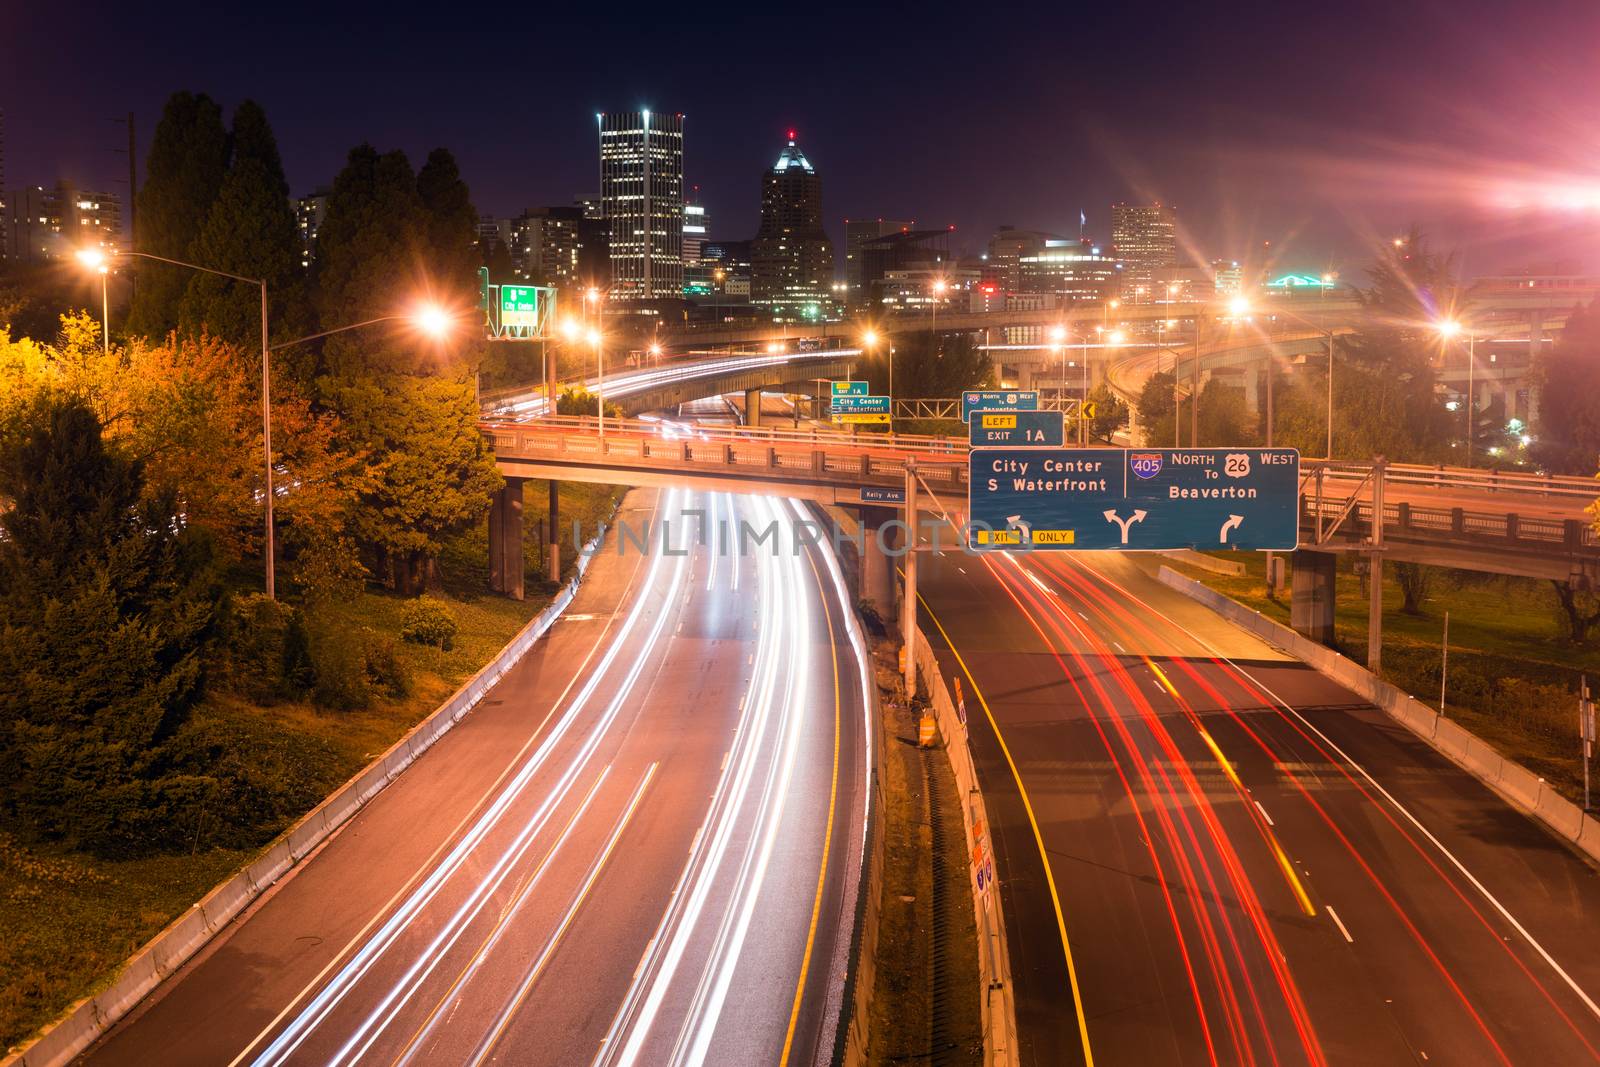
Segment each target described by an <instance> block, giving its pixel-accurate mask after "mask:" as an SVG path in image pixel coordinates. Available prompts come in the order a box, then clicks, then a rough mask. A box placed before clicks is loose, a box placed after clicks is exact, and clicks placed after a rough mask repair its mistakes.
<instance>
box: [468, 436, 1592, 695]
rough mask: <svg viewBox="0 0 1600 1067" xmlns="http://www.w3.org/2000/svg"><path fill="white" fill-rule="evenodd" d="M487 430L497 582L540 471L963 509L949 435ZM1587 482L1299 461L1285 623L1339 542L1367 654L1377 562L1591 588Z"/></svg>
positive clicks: (1375, 632) (955, 512)
mask: <svg viewBox="0 0 1600 1067" xmlns="http://www.w3.org/2000/svg"><path fill="white" fill-rule="evenodd" d="M483 431H484V433H485V434H486V435H487V436H488V438H489V439H490V440H491V441H492V443H493V446H494V451H495V458H496V462H497V464H498V466H499V468H500V471H501V473H502V474H503V475H504V476H505V478H506V486H505V488H504V489H502V490H501V491H500V492H499V494H497V496H496V499H495V503H494V506H493V507H492V508H491V512H490V519H489V530H490V572H491V584H493V583H494V582H495V581H496V580H498V581H499V583H500V584H499V585H498V586H496V588H498V589H500V590H501V591H505V592H511V593H512V595H518V596H520V593H521V580H522V579H521V576H522V571H523V564H522V559H521V553H522V544H523V540H522V491H523V483H524V482H525V481H526V480H527V479H529V478H538V479H548V480H550V484H551V485H552V486H554V485H556V484H557V483H559V482H560V481H566V480H576V481H587V482H599V483H602V484H611V485H626V486H669V485H677V486H684V485H687V486H693V487H695V488H700V489H706V490H711V491H720V492H731V493H758V494H779V495H783V496H791V497H798V498H801V499H805V500H811V501H815V502H818V503H821V504H826V505H832V506H838V507H845V508H848V509H852V510H854V511H857V512H858V513H859V514H860V515H861V530H862V538H863V546H865V543H866V541H868V540H870V541H872V543H873V545H874V546H875V547H879V548H881V546H882V545H883V544H885V543H886V542H884V541H883V540H882V539H883V538H884V537H886V536H889V526H890V524H891V523H892V522H893V520H894V519H895V518H896V517H897V516H898V515H904V514H906V510H907V509H906V501H907V500H910V501H912V502H913V504H912V507H913V508H914V509H915V510H916V515H917V518H918V519H919V520H920V519H921V512H922V510H923V509H922V508H917V506H916V503H915V502H916V501H917V500H918V499H919V496H920V495H921V494H926V495H927V497H928V498H929V500H930V502H931V504H932V510H935V511H937V512H939V513H940V514H941V515H943V516H944V517H945V519H946V520H948V521H949V522H952V523H955V524H958V525H959V524H962V523H964V522H965V518H964V516H965V512H966V495H967V485H968V470H967V449H966V447H965V446H964V445H961V444H959V443H957V442H955V441H952V440H950V439H949V438H933V437H910V436H906V435H895V436H893V437H891V436H888V435H870V437H866V438H852V437H848V436H845V435H843V434H835V433H830V432H826V431H808V432H802V431H791V430H773V429H761V428H755V429H749V428H728V427H699V426H687V427H686V426H684V425H682V424H679V423H669V422H659V421H657V422H646V421H639V420H612V421H611V422H610V423H609V424H608V426H607V428H606V432H605V433H603V434H602V433H601V432H599V427H598V426H597V425H596V420H593V419H588V418H580V419H573V418H546V419H540V420H538V421H535V422H503V421H494V420H489V421H486V422H484V423H483ZM1597 495H1600V485H1597V483H1596V482H1595V481H1594V480H1593V479H1588V478H1564V477H1551V476H1541V475H1527V474H1505V473H1499V472H1486V471H1474V470H1462V469H1458V468H1441V467H1418V466H1405V465H1398V464H1387V463H1385V462H1383V461H1381V460H1379V461H1376V462H1374V463H1370V464H1361V463H1347V462H1329V461H1326V460H1310V461H1304V462H1302V464H1301V483H1300V489H1299V499H1298V510H1299V516H1300V523H1299V525H1300V547H1299V549H1298V550H1296V552H1295V554H1294V571H1293V577H1294V584H1293V593H1292V599H1291V613H1292V618H1293V621H1294V623H1295V628H1296V629H1298V630H1300V631H1301V632H1303V633H1305V634H1307V635H1308V636H1310V637H1312V638H1313V639H1316V640H1321V641H1324V642H1330V641H1331V640H1332V639H1333V621H1334V595H1335V593H1334V591H1335V588H1336V583H1335V576H1336V565H1337V557H1338V555H1339V554H1340V553H1347V552H1357V553H1360V554H1362V555H1363V556H1364V557H1365V558H1366V559H1367V560H1368V564H1369V566H1370V567H1371V570H1372V574H1373V580H1372V581H1370V582H1369V588H1370V589H1371V590H1373V596H1372V599H1371V601H1370V603H1369V624H1368V633H1369V647H1368V657H1369V662H1370V663H1372V664H1374V665H1377V664H1379V663H1380V661H1381V648H1382V620H1383V604H1382V598H1381V591H1382V588H1383V586H1382V567H1383V564H1384V562H1385V561H1386V560H1393V561H1397V562H1410V563H1425V564H1430V565H1434V566H1447V567H1457V568H1462V569H1466V570H1476V571H1483V572H1487V573H1493V574H1507V575H1517V576H1521V577H1529V578H1545V579H1550V580H1552V581H1558V582H1567V583H1571V584H1574V585H1580V586H1582V587H1585V588H1593V587H1594V586H1595V585H1596V584H1597V583H1600V536H1597V534H1596V531H1595V528H1594V526H1593V523H1592V521H1591V519H1590V516H1589V514H1588V511H1587V508H1588V507H1589V506H1590V505H1592V504H1593V503H1594V502H1595V499H1596V497H1597ZM551 503H552V507H551V511H550V514H551V519H552V524H551V542H550V543H551V545H552V546H554V545H555V543H556V540H557V538H558V537H559V526H558V524H557V521H556V515H557V510H556V508H555V506H554V505H555V499H554V494H553V490H552V501H551ZM902 521H904V520H902ZM925 528H926V527H925V526H921V525H919V526H918V529H919V530H921V529H925ZM900 529H901V530H902V531H903V529H904V527H903V526H901V527H900ZM958 544H959V542H958V541H957V539H956V538H955V537H954V536H952V537H951V538H950V541H949V542H947V543H946V545H945V547H946V548H948V549H951V550H956V549H957V548H958ZM553 555H554V553H553V552H552V556H553ZM862 558H863V575H864V576H863V582H864V583H865V585H866V591H865V592H864V595H868V596H869V598H871V599H876V600H879V601H881V602H884V603H892V597H893V590H892V585H893V575H892V573H889V569H888V566H887V563H886V562H885V559H884V554H883V552H882V551H868V550H866V549H865V547H863V551H862ZM909 558H911V559H914V557H909ZM906 570H907V581H908V582H914V581H915V578H914V576H913V575H914V571H915V566H914V563H908V565H907V567H906ZM496 576H498V579H497V578H496ZM513 584H514V586H515V588H514V590H513V589H512V588H510V586H511V585H513ZM886 588H887V589H888V592H887V593H886V592H885V589H886ZM874 590H875V592H874ZM886 597H887V598H888V599H885V598H886Z"/></svg>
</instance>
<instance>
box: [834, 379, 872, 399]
mask: <svg viewBox="0 0 1600 1067" xmlns="http://www.w3.org/2000/svg"><path fill="white" fill-rule="evenodd" d="M829 384H830V385H832V386H833V395H834V396H866V395H867V393H868V388H867V383H866V382H830V383H829Z"/></svg>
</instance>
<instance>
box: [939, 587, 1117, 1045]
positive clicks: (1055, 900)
mask: <svg viewBox="0 0 1600 1067" xmlns="http://www.w3.org/2000/svg"><path fill="white" fill-rule="evenodd" d="M917 600H918V601H920V602H921V603H922V608H923V610H924V611H926V612H927V613H928V618H930V619H932V620H933V624H934V625H935V626H937V627H938V628H939V633H940V635H941V636H942V637H943V638H944V642H945V644H947V645H949V646H950V652H951V653H952V654H953V655H954V656H955V657H956V662H957V663H958V664H960V665H961V673H963V674H965V675H966V676H967V682H968V684H970V685H971V686H972V693H973V695H974V696H976V697H977V698H978V703H979V704H980V705H981V706H982V707H983V714H984V716H985V717H986V718H987V719H988V720H989V728H990V729H991V730H993V731H994V736H995V740H997V741H999V742H1000V751H1001V752H1002V753H1004V754H1005V757H1006V765H1007V766H1008V767H1010V768H1011V778H1012V780H1013V781H1015V782H1016V783H1017V795H1018V796H1020V797H1021V798H1022V810H1023V811H1025V812H1027V813H1028V826H1029V827H1030V828H1032V830H1033V841H1034V844H1035V845H1037V846H1038V848H1039V860H1040V862H1042V863H1043V864H1044V878H1045V884H1046V885H1048V886H1049V887H1050V904H1051V906H1052V907H1054V908H1055V913H1056V931H1057V932H1058V933H1059V934H1060V935H1061V951H1062V953H1063V954H1064V955H1065V956H1066V958H1067V980H1068V982H1070V983H1071V985H1072V1006H1073V1008H1074V1009H1075V1010H1076V1011H1077V1013H1078V1034H1079V1036H1080V1037H1081V1038H1082V1039H1083V1059H1084V1063H1086V1064H1087V1065H1088V1067H1094V1053H1093V1051H1091V1050H1090V1048H1089V1023H1088V1020H1087V1019H1086V1018H1085V1017H1084V1014H1083V994H1082V993H1081V992H1080V991H1079V989H1078V969H1077V967H1076V966H1075V965H1074V964H1073V962H1072V946H1071V945H1069V944H1068V943H1067V921H1066V919H1065V917H1063V915H1062V913H1061V894H1060V893H1059V892H1057V891H1056V878H1055V875H1054V874H1053V873H1052V872H1051V870H1050V856H1049V854H1048V853H1046V852H1045V847H1044V835H1043V834H1042V833H1040V832H1039V820H1038V818H1037V817H1036V816H1035V815H1034V813H1033V804H1032V802H1031V801H1029V799H1028V787H1027V786H1025V785H1023V784H1022V772H1020V771H1019V770H1017V761H1016V760H1014V759H1012V758H1011V747H1010V746H1009V745H1007V744H1006V739H1005V735H1003V734H1002V733H1001V732H1000V724H999V723H998V722H996V721H995V718H994V712H993V711H991V710H990V709H989V701H988V700H986V699H985V698H984V695H983V690H982V689H981V688H979V686H978V680H977V679H976V678H974V677H973V676H972V671H971V669H970V668H968V666H967V661H966V660H964V659H962V658H961V652H960V651H959V650H958V649H957V648H956V643H955V642H954V641H952V640H950V634H949V633H948V632H946V630H945V628H944V624H943V623H942V622H940V621H939V616H937V615H935V614H934V611H933V608H932V607H930V606H929V604H928V602H927V600H926V599H924V598H923V596H922V594H921V593H918V594H917ZM908 654H909V652H908Z"/></svg>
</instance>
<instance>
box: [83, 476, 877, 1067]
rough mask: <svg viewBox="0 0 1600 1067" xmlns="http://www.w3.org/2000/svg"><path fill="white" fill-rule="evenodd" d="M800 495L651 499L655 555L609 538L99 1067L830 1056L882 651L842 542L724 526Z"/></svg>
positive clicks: (777, 508)
mask: <svg viewBox="0 0 1600 1067" xmlns="http://www.w3.org/2000/svg"><path fill="white" fill-rule="evenodd" d="M684 507H699V508H705V509H707V510H708V515H707V518H708V519H709V520H710V521H709V522H708V524H707V525H706V526H705V529H706V530H708V531H711V532H712V534H713V536H708V537H707V539H706V543H705V544H699V543H697V537H696V535H697V532H698V530H699V529H700V523H701V520H700V519H698V518H694V517H690V518H687V519H685V518H684V517H683V516H681V515H680V514H679V512H680V510H681V509H682V508H684ZM794 508H795V505H793V504H791V503H789V502H787V501H783V500H777V499H773V498H766V497H742V498H735V497H731V496H727V495H717V496H715V497H710V496H706V495H704V494H684V493H677V492H663V493H661V494H660V497H659V499H653V498H652V497H651V495H650V494H642V493H638V492H636V493H634V494H632V495H630V497H629V498H628V502H627V505H626V506H625V509H624V512H623V514H622V516H621V518H622V519H623V520H625V521H627V522H629V523H631V524H632V525H633V527H634V529H636V530H637V529H639V527H640V524H641V523H642V521H643V520H646V519H653V520H654V524H653V527H652V532H651V536H652V549H651V551H650V553H649V554H648V555H646V554H644V553H641V552H640V551H639V550H638V549H637V548H635V547H634V546H633V545H632V544H631V543H629V544H627V545H626V546H625V547H626V548H627V551H626V553H625V554H621V555H618V554H616V552H615V546H614V542H615V536H613V538H612V542H608V544H607V546H606V548H605V550H604V551H603V552H602V554H601V555H599V556H598V557H597V558H596V559H594V560H593V563H592V566H591V568H590V570H589V574H588V577H587V578H586V580H585V582H584V584H583V586H582V589H581V592H580V593H579V595H578V597H577V599H576V600H575V602H574V603H573V605H572V606H571V607H570V608H569V609H568V611H567V613H566V614H565V615H564V617H563V619H562V620H561V621H560V622H558V623H557V624H556V625H555V627H554V628H553V629H552V631H551V633H550V634H549V635H548V636H547V637H546V638H545V639H544V640H542V641H540V642H539V643H538V644H537V645H536V646H535V647H534V649H533V650H531V651H530V652H529V654H528V655H527V656H526V657H525V658H524V659H523V661H522V662H521V663H520V664H519V665H518V666H517V667H516V668H515V670H513V671H512V672H511V673H510V674H508V675H507V677H506V678H505V679H504V680H503V681H501V682H500V684H499V685H498V686H496V688H495V689H494V691H493V692H492V693H491V694H490V695H489V697H487V698H486V701H485V703H484V705H481V706H480V707H479V708H478V709H476V710H475V711H474V712H473V713H472V714H471V715H469V716H468V717H467V718H466V719H464V720H463V721H462V722H461V723H460V724H459V725H458V726H457V727H456V728H455V729H454V730H453V731H451V732H450V733H449V734H447V735H446V736H445V737H444V738H443V739H441V741H440V742H439V743H438V744H437V745H436V746H435V747H434V748H433V749H432V750H430V751H429V752H428V753H427V754H426V755H425V756H423V757H422V758H421V759H420V760H419V761H418V762H417V763H416V764H415V765H413V766H412V767H411V768H410V769H409V770H407V771H406V772H405V774H403V775H402V776H401V777H400V778H399V779H397V780H396V781H395V782H394V783H393V784H392V785H390V787H389V788H388V789H387V790H385V791H384V792H383V793H381V794H380V795H379V796H378V797H377V798H376V799H375V800H374V801H373V802H372V803H371V804H370V805H368V806H367V807H366V808H365V809H364V810H363V811H362V812H361V813H360V814H359V815H358V816H356V818H355V819H354V820H352V821H351V822H350V823H349V824H347V825H346V826H345V827H344V828H343V829H341V830H340V832H339V833H338V834H337V835H335V836H334V837H333V838H332V839H331V840H330V841H329V842H328V843H326V844H325V845H324V846H323V847H322V848H321V849H320V850H319V851H318V852H317V853H316V854H315V855H314V856H312V857H311V858H310V859H309V860H308V861H307V862H305V863H303V864H302V865H301V866H300V867H299V868H298V869H297V871H296V872H295V873H294V874H293V875H292V876H291V877H289V878H287V879H286V880H284V881H282V882H280V883H279V884H278V885H277V886H276V887H275V888H274V889H273V890H271V891H270V892H269V893H268V894H267V895H266V896H265V898H264V899H263V900H262V901H260V902H258V903H257V904H256V905H255V906H253V907H252V908H251V909H250V910H249V911H248V912H247V913H246V914H245V916H244V917H242V919H241V920H240V921H238V922H236V923H235V924H234V925H233V926H232V927H231V928H230V929H229V930H228V931H227V932H226V934H225V935H224V936H223V937H222V938H220V939H219V940H218V942H216V943H215V944H213V945H212V946H210V947H209V948H208V949H207V950H206V951H205V952H204V953H203V954H202V955H201V956H200V957H198V958H197V959H196V960H195V961H192V962H191V963H190V964H189V965H188V966H187V967H185V968H184V969H183V970H182V971H181V972H180V973H179V974H178V975H177V976H176V977H175V978H174V979H173V980H172V981H169V982H168V983H167V984H166V985H165V986H164V987H163V988H162V989H161V990H160V991H159V992H158V994H157V995H156V996H154V997H153V998H151V999H150V1000H149V1001H147V1002H146V1004H144V1005H143V1006H141V1008H140V1009H139V1010H138V1011H137V1012H136V1013H135V1014H134V1015H132V1016H130V1018H129V1019H127V1020H125V1021H124V1022H123V1023H122V1024H120V1025H119V1026H117V1027H116V1028H115V1029H114V1030H113V1032H112V1033H111V1034H110V1035H108V1037H107V1038H106V1039H105V1040H103V1041H102V1042H101V1043H100V1044H99V1045H98V1046H97V1047H95V1048H94V1049H92V1050H91V1052H90V1054H89V1056H88V1057H87V1058H88V1060H89V1062H91V1063H94V1064H97V1065H98V1064H140V1065H150V1064H161V1065H182V1064H206V1065H222V1064H262V1065H266V1064H279V1063H317V1064H349V1063H356V1062H362V1063H377V1064H409V1063H416V1064H479V1063H505V1064H585V1065H587V1064H604V1065H610V1064H650V1065H655V1064H679V1063H682V1064H701V1063H706V1064H781V1063H792V1064H810V1063H815V1062H827V1061H829V1060H831V1057H832V1053H833V1048H834V1041H835V1037H836V1032H837V1024H838V1020H839V1017H840V1009H841V1001H842V990H843V979H844V970H845V966H846V961H847V957H848V952H847V950H848V947H849V940H850V936H851V931H852V926H853V918H854V907H855V887H856V885H857V882H858V879H859V872H860V862H861V847H862V843H863V833H864V820H865V809H864V805H865V803H866V796H867V793H866V788H865V783H866V768H867V767H868V766H869V765H870V763H869V756H870V753H869V752H868V751H867V749H866V746H867V745H868V744H869V742H868V740H867V737H868V735H867V734H866V732H865V726H866V718H865V710H864V709H865V704H864V699H863V693H864V689H863V682H864V677H865V676H864V673H863V667H862V661H863V652H864V650H862V649H861V648H860V647H858V646H857V645H856V644H855V643H854V642H853V639H852V636H851V631H850V630H849V629H848V628H847V627H846V625H845V616H844V614H843V613H844V612H845V611H848V610H850V608H849V605H850V599H849V597H848V596H846V595H845V594H844V592H843V590H844V585H843V582H842V580H841V578H840V575H839V572H838V569H837V565H836V562H835V561H834V560H833V559H832V557H831V556H830V555H829V554H827V553H826V552H825V551H822V550H819V549H815V548H806V549H804V550H802V551H800V552H799V553H792V552H790V551H789V549H790V548H791V547H792V543H791V544H785V545H784V546H783V550H782V551H778V552H771V551H752V552H750V553H749V554H747V555H745V556H744V557H743V558H740V557H739V556H738V554H737V553H736V552H734V551H732V546H735V545H736V544H737V540H736V539H735V538H732V537H729V538H727V539H725V540H724V539H721V538H718V537H716V536H714V534H715V532H716V531H718V530H719V529H726V528H728V526H729V524H732V523H735V522H736V521H737V520H739V519H743V520H745V521H748V522H749V523H750V524H751V525H752V526H755V527H757V528H760V527H762V526H764V525H765V524H766V523H767V522H768V521H771V520H779V519H787V518H793V517H795V516H796V512H795V510H794ZM663 519H666V520H668V521H670V523H671V528H670V529H671V535H670V545H671V546H672V547H673V548H674V549H676V550H677V551H675V552H671V553H668V552H664V551H663V550H662V543H661V536H662V535H661V521H662V520H663ZM733 529H735V530H736V529H737V527H736V526H734V527H733ZM719 542H720V543H719Z"/></svg>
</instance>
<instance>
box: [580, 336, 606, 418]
mask: <svg viewBox="0 0 1600 1067" xmlns="http://www.w3.org/2000/svg"><path fill="white" fill-rule="evenodd" d="M583 339H584V340H585V341H587V342H589V347H591V348H593V349H594V366H595V380H594V381H595V385H594V411H595V418H596V420H598V423H599V428H600V436H601V437H604V436H605V435H606V361H605V357H604V356H603V355H601V352H600V342H601V341H602V340H604V338H602V337H601V336H600V331H599V330H597V329H595V328H594V327H592V326H591V327H590V328H589V331H588V332H587V333H586V334H584V337H583Z"/></svg>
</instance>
